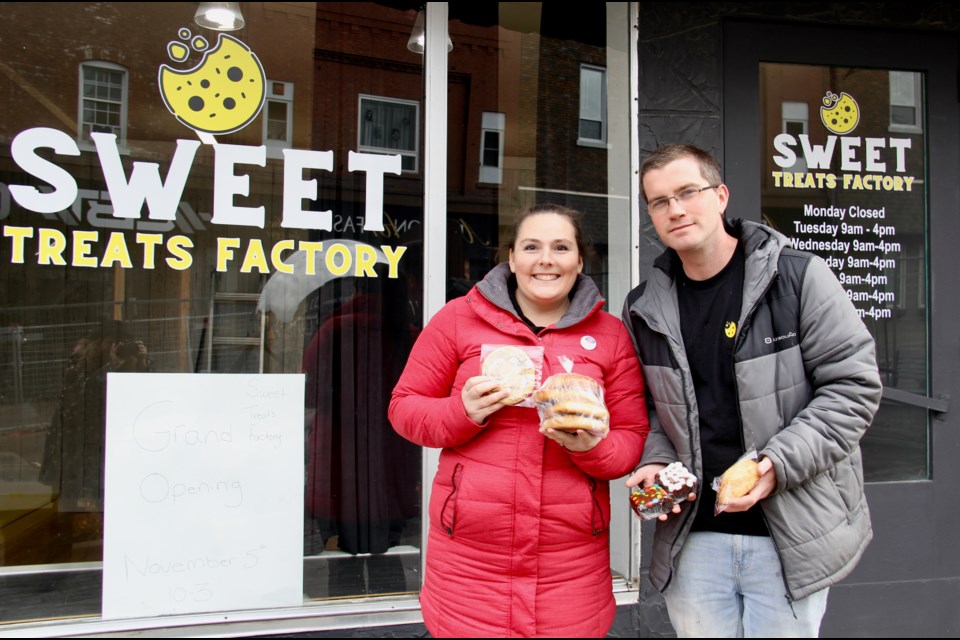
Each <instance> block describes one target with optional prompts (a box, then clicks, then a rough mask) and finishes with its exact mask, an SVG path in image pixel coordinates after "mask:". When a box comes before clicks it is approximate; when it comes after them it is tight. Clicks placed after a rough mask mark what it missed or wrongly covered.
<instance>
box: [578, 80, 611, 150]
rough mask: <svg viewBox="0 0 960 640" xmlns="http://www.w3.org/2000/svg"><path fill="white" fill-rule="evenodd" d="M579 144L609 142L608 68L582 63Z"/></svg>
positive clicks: (603, 143)
mask: <svg viewBox="0 0 960 640" xmlns="http://www.w3.org/2000/svg"><path fill="white" fill-rule="evenodd" d="M579 131H580V134H579V136H578V140H577V142H578V143H579V144H588V145H590V144H600V145H605V144H606V142H607V70H606V69H604V68H603V67H593V66H590V65H586V64H583V65H580V129H579Z"/></svg>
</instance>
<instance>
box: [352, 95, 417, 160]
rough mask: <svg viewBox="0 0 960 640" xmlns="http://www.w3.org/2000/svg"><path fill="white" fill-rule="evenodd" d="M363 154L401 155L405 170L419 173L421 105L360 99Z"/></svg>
mask: <svg viewBox="0 0 960 640" xmlns="http://www.w3.org/2000/svg"><path fill="white" fill-rule="evenodd" d="M359 111H360V112H359V121H360V125H359V127H358V129H359V134H360V137H359V144H360V150H361V151H369V152H371V153H387V154H395V153H399V154H400V155H401V157H402V158H403V170H404V171H407V172H411V173H413V172H416V171H417V167H418V162H419V152H418V149H419V143H420V133H419V130H420V129H419V124H420V120H419V118H420V115H419V114H420V103H419V102H413V101H410V100H399V99H395V98H382V97H377V96H365V95H361V96H360V110H359Z"/></svg>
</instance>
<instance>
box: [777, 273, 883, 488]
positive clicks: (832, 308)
mask: <svg viewBox="0 0 960 640" xmlns="http://www.w3.org/2000/svg"><path fill="white" fill-rule="evenodd" d="M800 349H801V352H802V354H803V363H804V368H805V370H806V371H805V372H806V375H807V378H808V379H809V380H810V381H811V384H812V386H813V397H812V398H811V399H810V402H809V403H808V404H807V405H806V407H804V408H803V409H802V410H801V411H800V412H799V413H798V414H797V415H796V416H795V417H794V418H793V419H792V420H791V421H790V423H789V424H788V425H787V426H786V428H784V429H783V430H782V431H780V432H779V433H777V434H775V435H774V436H773V437H771V438H770V440H769V441H768V442H767V444H766V445H765V446H764V448H763V449H762V450H761V451H760V454H761V455H765V456H767V457H768V458H770V459H771V461H772V462H773V464H774V467H775V469H776V472H777V485H778V486H777V491H778V492H782V491H786V490H789V489H793V488H795V487H797V486H799V485H801V484H803V483H804V482H806V481H807V480H809V479H811V478H813V477H815V476H817V475H819V474H821V473H823V472H824V471H827V470H828V469H830V468H832V467H834V466H835V465H836V464H837V463H838V462H839V461H841V460H843V459H844V458H846V457H848V456H849V455H851V454H852V453H853V452H854V451H855V450H856V449H857V447H858V446H859V443H860V438H861V437H862V436H863V434H864V432H865V431H866V429H867V427H869V426H870V423H871V422H872V420H873V416H874V414H875V413H876V411H877V408H878V407H879V405H880V396H881V393H882V386H881V383H880V374H879V372H878V370H877V361H876V353H875V345H874V341H873V336H871V335H870V333H869V331H867V328H866V327H865V326H864V324H863V322H862V321H861V320H860V317H859V315H858V314H857V311H856V309H855V308H854V306H853V304H852V303H851V302H850V300H849V298H848V297H847V294H846V292H845V291H844V290H843V287H842V286H841V285H840V282H839V281H838V280H837V278H836V277H835V276H834V275H833V273H832V272H831V271H830V268H829V267H827V265H826V263H824V262H823V261H822V260H821V259H819V258H813V259H812V260H811V261H810V263H809V265H808V266H807V270H806V273H805V275H804V278H803V285H802V288H801V295H800Z"/></svg>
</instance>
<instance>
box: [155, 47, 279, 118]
mask: <svg viewBox="0 0 960 640" xmlns="http://www.w3.org/2000/svg"><path fill="white" fill-rule="evenodd" d="M178 35H179V36H180V39H181V40H191V37H192V36H191V34H190V31H189V30H188V29H180V31H179V34H178ZM190 45H191V47H193V49H194V50H196V51H198V52H201V51H203V52H204V54H203V59H202V60H201V61H200V63H199V64H197V66H195V67H194V68H192V69H188V70H186V71H178V70H176V69H174V68H173V67H171V66H169V65H166V64H163V65H160V74H159V79H158V80H159V84H160V95H161V96H162V97H163V102H164V104H166V105H167V109H169V110H170V113H172V114H173V115H175V116H176V117H177V120H179V121H180V122H182V123H183V124H185V125H187V126H188V127H190V128H191V129H195V130H196V131H199V132H204V133H210V134H214V133H217V134H223V133H233V132H234V131H238V130H240V129H242V128H244V127H245V126H247V125H248V124H250V122H251V121H252V120H253V119H254V118H256V117H257V115H258V114H259V113H260V109H261V108H262V107H263V101H264V84H265V81H264V73H263V66H262V65H261V64H260V60H259V59H258V58H257V56H256V54H254V53H253V51H251V50H250V48H249V47H248V46H247V45H245V44H244V43H242V42H240V41H239V40H237V39H236V38H234V37H233V36H229V35H227V34H225V33H221V34H220V36H219V39H218V40H217V46H215V47H214V48H213V49H210V50H209V51H206V49H207V41H206V40H205V39H204V38H203V37H202V36H196V37H193V38H192V41H191V42H190ZM167 53H168V54H169V56H170V58H171V59H173V60H174V61H176V62H183V61H184V60H186V59H187V56H188V55H189V54H190V50H189V49H188V48H187V46H186V45H185V44H182V43H180V42H171V43H170V44H168V45H167Z"/></svg>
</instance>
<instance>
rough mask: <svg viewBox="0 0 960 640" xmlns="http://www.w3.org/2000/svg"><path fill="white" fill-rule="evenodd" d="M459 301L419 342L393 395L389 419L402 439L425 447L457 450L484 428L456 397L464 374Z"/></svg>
mask: <svg viewBox="0 0 960 640" xmlns="http://www.w3.org/2000/svg"><path fill="white" fill-rule="evenodd" d="M456 304H457V303H456V301H454V302H451V303H448V304H447V305H445V306H444V307H443V308H442V309H441V310H440V311H439V312H438V313H437V315H435V316H434V317H433V318H432V319H431V320H430V322H429V323H428V324H427V326H426V327H425V328H424V330H423V332H422V333H421V334H420V336H419V337H418V338H417V341H416V343H414V345H413V350H412V351H411V352H410V357H409V359H408V360H407V364H406V366H405V367H404V369H403V373H402V374H401V375H400V380H399V381H398V382H397V386H396V387H394V389H393V396H392V398H391V400H390V409H389V412H388V414H387V415H388V418H389V419H390V424H392V425H393V428H394V429H395V430H396V432H397V433H399V434H400V435H401V436H403V437H404V438H406V439H407V440H409V441H411V442H413V443H415V444H418V445H421V446H424V447H436V448H442V447H454V446H457V445H460V444H463V443H465V442H467V441H469V440H470V439H471V438H473V437H474V436H475V435H477V434H478V433H479V432H480V431H481V430H482V429H483V427H484V425H478V424H477V423H476V422H474V421H473V420H472V419H471V418H470V417H469V416H468V415H467V413H466V411H465V410H464V408H463V401H462V400H461V399H460V394H459V393H454V394H453V395H451V392H452V391H453V385H454V381H455V380H456V377H457V371H458V370H459V368H460V352H459V349H458V347H457V335H456V333H457V332H456V326H457V324H456V323H457V311H456Z"/></svg>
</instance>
